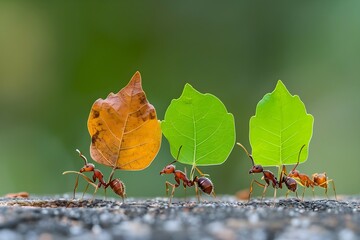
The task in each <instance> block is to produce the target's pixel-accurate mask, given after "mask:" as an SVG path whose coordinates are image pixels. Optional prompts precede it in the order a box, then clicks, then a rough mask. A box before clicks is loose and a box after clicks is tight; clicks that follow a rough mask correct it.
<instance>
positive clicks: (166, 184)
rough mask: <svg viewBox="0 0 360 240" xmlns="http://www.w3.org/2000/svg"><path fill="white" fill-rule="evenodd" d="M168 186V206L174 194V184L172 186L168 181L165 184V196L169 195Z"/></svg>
mask: <svg viewBox="0 0 360 240" xmlns="http://www.w3.org/2000/svg"><path fill="white" fill-rule="evenodd" d="M169 186H171V187H172V191H171V195H170V197H169V204H171V199H172V198H173V197H174V193H175V184H172V183H170V182H168V181H166V182H165V187H166V196H168V195H169Z"/></svg>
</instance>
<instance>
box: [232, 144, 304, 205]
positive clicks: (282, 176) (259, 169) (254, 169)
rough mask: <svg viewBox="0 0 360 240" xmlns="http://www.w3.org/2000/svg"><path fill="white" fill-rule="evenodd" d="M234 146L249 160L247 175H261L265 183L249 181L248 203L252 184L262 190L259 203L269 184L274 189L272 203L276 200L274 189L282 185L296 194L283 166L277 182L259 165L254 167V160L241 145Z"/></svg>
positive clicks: (295, 184)
mask: <svg viewBox="0 0 360 240" xmlns="http://www.w3.org/2000/svg"><path fill="white" fill-rule="evenodd" d="M236 144H237V145H238V146H240V147H241V148H242V149H243V150H244V151H245V153H246V155H248V157H249V158H250V160H251V162H252V165H253V166H252V167H251V169H250V170H249V174H251V173H252V174H253V173H262V174H263V177H262V179H264V180H265V182H266V184H262V183H260V182H258V181H257V180H256V179H253V180H252V181H251V184H250V192H249V201H250V198H251V194H252V191H253V184H254V183H256V184H257V185H259V186H260V187H263V188H264V190H263V193H262V195H261V201H262V200H263V198H264V196H265V192H266V189H267V187H268V186H269V185H270V183H271V185H272V187H273V188H274V189H275V190H274V201H275V198H276V189H277V188H282V184H283V183H284V184H285V185H286V187H287V188H288V189H289V191H292V192H295V193H296V189H297V183H296V181H295V180H294V179H293V178H291V177H289V176H286V172H285V166H283V169H282V171H281V174H280V181H278V180H277V178H276V177H275V175H274V174H273V173H272V172H271V171H269V170H264V168H263V167H262V166H261V165H255V162H254V159H253V157H252V155H251V154H249V152H248V151H247V150H246V148H245V147H244V146H243V145H242V144H241V143H236Z"/></svg>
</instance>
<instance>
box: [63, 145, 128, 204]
mask: <svg viewBox="0 0 360 240" xmlns="http://www.w3.org/2000/svg"><path fill="white" fill-rule="evenodd" d="M76 151H77V152H78V153H79V156H80V157H81V158H82V159H83V160H84V163H85V164H84V166H83V167H82V168H81V169H80V171H79V172H76V171H66V172H64V173H63V174H67V173H76V174H78V176H77V178H76V181H75V187H74V198H75V192H76V189H77V187H78V184H79V175H81V176H82V177H83V178H84V179H85V181H87V182H88V184H87V186H86V188H85V191H84V193H83V196H84V194H85V192H86V191H87V189H88V187H89V184H91V185H93V186H94V187H95V191H94V195H95V193H96V192H97V190H98V188H100V187H101V186H103V187H104V189H105V194H106V189H107V188H108V187H109V186H110V187H111V189H112V190H113V191H114V192H115V193H116V194H117V195H119V196H120V197H121V198H122V200H123V201H124V198H125V197H126V193H125V185H124V183H123V182H122V181H121V180H120V179H112V178H113V175H114V171H115V168H113V170H112V172H111V174H110V177H109V181H108V183H106V182H105V181H104V175H103V174H102V172H101V171H100V170H98V169H96V168H95V165H94V164H92V163H88V161H87V159H86V157H85V156H84V155H83V154H82V153H81V152H80V151H79V150H78V149H76ZM83 172H93V176H92V180H91V179H90V178H88V177H87V176H86V175H84V174H83ZM96 180H98V181H99V183H98V184H97V185H96Z"/></svg>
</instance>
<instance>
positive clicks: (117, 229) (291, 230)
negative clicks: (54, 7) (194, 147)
mask: <svg viewBox="0 0 360 240" xmlns="http://www.w3.org/2000/svg"><path fill="white" fill-rule="evenodd" d="M343 199H344V200H342V201H335V200H305V201H300V200H298V199H278V200H277V201H276V204H275V206H273V201H272V200H270V199H267V200H265V201H263V202H260V201H258V200H254V201H251V202H249V203H247V202H244V201H237V200H236V199H235V198H232V197H227V196H223V197H218V198H217V200H216V201H203V202H201V203H197V202H196V201H195V200H194V199H190V201H186V202H185V201H183V200H180V201H179V200H178V199H175V200H174V202H173V204H172V205H171V206H169V205H168V201H167V199H165V198H155V199H151V200H143V199H131V198H130V199H126V202H125V203H122V202H121V201H119V200H118V199H116V200H115V199H112V200H107V201H105V200H100V199H95V200H93V201H91V200H69V199H68V198H67V197H54V198H32V199H7V198H0V239H6V240H11V239H16V240H17V239H41V240H49V239H64V238H67V239H72V240H75V239H102V240H107V239H247V240H250V239H284V240H285V239H286V240H289V239H306V240H308V239H319V240H320V239H321V240H322V239H346V240H348V239H349V240H352V239H360V200H359V198H355V197H354V198H343Z"/></svg>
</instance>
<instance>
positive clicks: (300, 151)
mask: <svg viewBox="0 0 360 240" xmlns="http://www.w3.org/2000/svg"><path fill="white" fill-rule="evenodd" d="M305 145H306V144H304V145H302V146H301V148H300V151H299V155H298V161H297V163H296V165H295V166H294V168H293V170H292V171H295V169H296V167H297V166H298V165H299V163H300V155H301V151H302V150H303V148H304V147H305Z"/></svg>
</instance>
